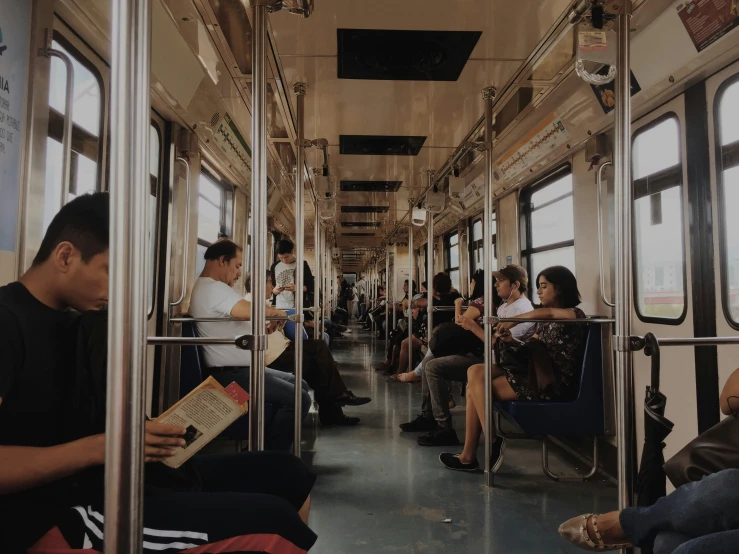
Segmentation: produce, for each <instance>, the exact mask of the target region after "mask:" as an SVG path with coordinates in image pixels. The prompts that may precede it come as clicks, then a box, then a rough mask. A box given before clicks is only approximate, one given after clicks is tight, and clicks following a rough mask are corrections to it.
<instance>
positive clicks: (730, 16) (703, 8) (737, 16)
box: [677, 0, 739, 52]
mask: <svg viewBox="0 0 739 554" xmlns="http://www.w3.org/2000/svg"><path fill="white" fill-rule="evenodd" d="M677 14H678V15H679V16H680V21H682V22H683V25H684V26H685V30H686V31H687V32H688V35H689V36H690V40H692V41H693V44H694V45H695V48H696V50H698V52H701V51H702V50H705V49H706V48H708V47H709V46H711V44H713V43H714V42H716V41H717V40H718V39H720V38H721V37H722V36H724V35H725V34H726V33H728V32H729V31H731V30H732V29H734V27H737V26H739V2H737V0H691V1H690V2H683V3H682V4H680V5H679V6H678V7H677Z"/></svg>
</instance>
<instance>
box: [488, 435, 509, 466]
mask: <svg viewBox="0 0 739 554" xmlns="http://www.w3.org/2000/svg"><path fill="white" fill-rule="evenodd" d="M505 447H506V440H505V439H504V438H503V437H496V438H495V442H494V443H493V448H492V452H491V454H490V471H492V472H493V473H496V472H497V471H498V470H499V469H500V466H501V464H502V463H503V454H505Z"/></svg>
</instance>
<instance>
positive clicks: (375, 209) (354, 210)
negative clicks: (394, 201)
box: [341, 206, 390, 214]
mask: <svg viewBox="0 0 739 554" xmlns="http://www.w3.org/2000/svg"><path fill="white" fill-rule="evenodd" d="M341 211H342V213H345V214H386V213H387V212H388V211H390V207H389V206H342V207H341Z"/></svg>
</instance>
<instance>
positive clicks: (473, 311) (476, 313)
mask: <svg viewBox="0 0 739 554" xmlns="http://www.w3.org/2000/svg"><path fill="white" fill-rule="evenodd" d="M460 310H461V305H460ZM481 315H482V314H481V313H480V310H479V309H478V308H477V306H474V305H472V304H470V306H469V307H468V308H467V309H466V310H465V312H464V314H463V315H462V317H466V318H468V319H471V320H473V321H474V320H475V319H477V318H478V317H480V316H481Z"/></svg>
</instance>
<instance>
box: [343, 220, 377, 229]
mask: <svg viewBox="0 0 739 554" xmlns="http://www.w3.org/2000/svg"><path fill="white" fill-rule="evenodd" d="M380 225H381V223H380V222H379V221H342V222H341V226H342V227H374V228H377V227H379V226H380Z"/></svg>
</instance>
